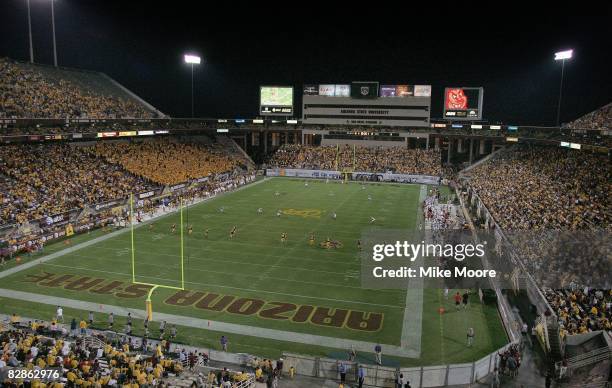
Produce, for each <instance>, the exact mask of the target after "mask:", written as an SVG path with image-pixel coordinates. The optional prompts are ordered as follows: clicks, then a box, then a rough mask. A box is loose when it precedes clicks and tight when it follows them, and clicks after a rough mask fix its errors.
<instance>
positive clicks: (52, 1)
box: [51, 0, 57, 67]
mask: <svg viewBox="0 0 612 388" xmlns="http://www.w3.org/2000/svg"><path fill="white" fill-rule="evenodd" d="M54 2H55V0H51V27H52V29H53V66H55V67H57V46H56V44H55V9H54V8H55V7H54V6H53V3H54Z"/></svg>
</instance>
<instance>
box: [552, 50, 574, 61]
mask: <svg viewBox="0 0 612 388" xmlns="http://www.w3.org/2000/svg"><path fill="white" fill-rule="evenodd" d="M573 52H574V50H565V51H559V52H558V53H555V61H562V60H565V59H570V58H571V57H572V53H573Z"/></svg>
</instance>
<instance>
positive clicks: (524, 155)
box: [469, 146, 612, 230]
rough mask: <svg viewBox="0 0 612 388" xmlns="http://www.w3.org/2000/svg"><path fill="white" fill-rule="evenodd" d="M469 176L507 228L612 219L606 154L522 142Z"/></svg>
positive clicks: (566, 226) (569, 226)
mask: <svg viewBox="0 0 612 388" xmlns="http://www.w3.org/2000/svg"><path fill="white" fill-rule="evenodd" d="M469 178H470V184H471V186H472V188H474V189H475V190H476V192H477V193H478V195H479V196H480V198H481V199H482V200H483V201H484V203H485V205H486V206H487V208H488V209H489V211H491V212H492V215H493V217H494V218H495V220H496V221H497V222H498V223H499V224H500V226H501V227H502V228H504V229H506V230H516V229H521V230H527V229H529V230H533V229H562V230H580V229H587V228H592V227H601V228H606V229H609V228H610V225H612V202H611V201H612V199H611V197H610V193H611V192H612V175H611V170H610V161H609V158H608V156H607V155H597V154H592V153H589V152H584V151H577V150H570V149H563V148H559V147H539V146H520V147H517V148H515V149H513V150H510V151H507V152H503V153H501V154H500V155H498V156H497V157H494V158H493V159H491V160H489V161H487V162H486V163H483V164H481V165H479V166H477V167H476V168H474V169H473V170H472V171H470V173H469Z"/></svg>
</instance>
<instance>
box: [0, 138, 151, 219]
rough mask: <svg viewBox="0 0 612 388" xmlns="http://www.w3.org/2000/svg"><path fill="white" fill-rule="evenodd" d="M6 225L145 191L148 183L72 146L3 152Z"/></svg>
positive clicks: (0, 208) (1, 200)
mask: <svg viewBox="0 0 612 388" xmlns="http://www.w3.org/2000/svg"><path fill="white" fill-rule="evenodd" d="M0 179H2V180H3V182H2V183H3V184H2V188H1V189H0V216H1V217H0V219H1V223H3V224H4V223H16V222H17V223H23V222H25V221H29V220H36V219H40V218H43V217H47V216H52V215H55V214H58V213H61V212H65V211H68V210H72V209H75V208H78V209H81V208H83V206H84V205H85V204H95V203H100V202H105V201H109V200H113V199H117V198H124V197H126V196H127V195H128V194H129V193H130V192H138V191H144V190H145V189H146V188H147V187H148V186H149V183H148V181H147V180H146V179H143V178H140V177H137V176H135V175H133V174H129V173H128V172H126V171H125V170H124V169H123V168H122V167H121V166H120V165H117V164H113V163H110V162H107V161H106V160H104V158H101V157H99V156H97V155H96V154H95V153H94V152H93V149H91V148H90V147H79V146H73V145H69V144H35V145H9V146H3V147H0Z"/></svg>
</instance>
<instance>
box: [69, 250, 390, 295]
mask: <svg viewBox="0 0 612 388" xmlns="http://www.w3.org/2000/svg"><path fill="white" fill-rule="evenodd" d="M70 257H78V258H82V259H100V257H99V256H90V255H79V254H77V253H73V254H72V255H70ZM103 259H104V260H105V261H107V262H116V263H124V264H125V263H126V261H125V260H117V259H114V258H113V257H110V256H109V257H105V258H103ZM140 265H145V264H144V263H140ZM146 265H148V266H151V267H161V268H170V269H172V268H179V266H175V265H161V264H154V263H146ZM189 269H190V270H192V271H198V272H208V273H214V274H219V275H232V276H242V277H246V278H257V279H260V280H261V275H250V274H248V273H235V272H224V271H214V270H211V269H206V270H203V269H197V268H192V267H189ZM340 275H344V273H342V274H340ZM137 276H140V277H147V278H151V279H153V277H151V276H144V275H139V274H137ZM264 278H265V279H272V280H277V281H284V282H292V283H302V284H307V285H313V286H327V287H330V286H331V285H330V284H329V283H322V282H310V281H306V280H296V279H287V278H280V277H269V276H266V277H264ZM173 281H178V280H173ZM333 287H339V288H349V289H357V290H376V292H377V293H392V294H395V293H396V290H379V289H369V288H363V287H361V286H349V285H344V284H333Z"/></svg>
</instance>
